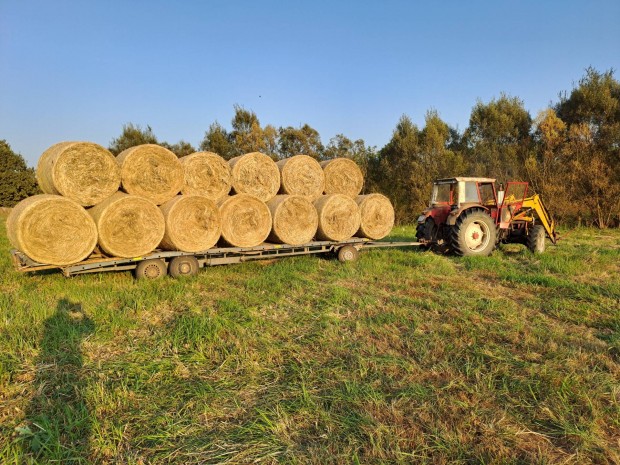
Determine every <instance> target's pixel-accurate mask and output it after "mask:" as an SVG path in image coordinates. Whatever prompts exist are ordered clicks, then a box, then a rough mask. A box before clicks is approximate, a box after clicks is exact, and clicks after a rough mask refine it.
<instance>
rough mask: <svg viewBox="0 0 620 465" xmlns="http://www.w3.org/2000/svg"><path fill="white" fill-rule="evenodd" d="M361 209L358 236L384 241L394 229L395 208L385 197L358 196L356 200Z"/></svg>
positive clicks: (376, 195)
mask: <svg viewBox="0 0 620 465" xmlns="http://www.w3.org/2000/svg"><path fill="white" fill-rule="evenodd" d="M355 201H356V202H357V205H358V207H359V208H360V218H361V221H360V228H359V230H358V231H357V234H356V236H359V237H367V238H368V239H383V238H384V237H385V236H387V235H388V234H390V231H391V230H392V228H393V227H394V207H392V202H390V199H388V198H387V197H386V196H385V195H381V194H369V195H358V196H357V198H356V199H355Z"/></svg>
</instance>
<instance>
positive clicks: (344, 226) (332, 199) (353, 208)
mask: <svg viewBox="0 0 620 465" xmlns="http://www.w3.org/2000/svg"><path fill="white" fill-rule="evenodd" d="M314 206H315V207H316V210H317V213H318V214H319V227H318V230H317V232H316V237H317V239H320V240H325V241H345V240H347V239H350V238H351V237H353V235H354V234H355V233H356V232H357V230H358V229H359V227H360V212H359V208H358V206H357V203H355V200H353V199H352V198H350V197H348V196H346V195H344V194H330V195H323V196H321V197H319V198H318V199H317V200H316V201H315V202H314Z"/></svg>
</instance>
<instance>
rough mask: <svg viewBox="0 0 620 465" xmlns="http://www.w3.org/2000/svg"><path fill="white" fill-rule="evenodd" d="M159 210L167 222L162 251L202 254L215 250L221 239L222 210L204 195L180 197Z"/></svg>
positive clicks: (169, 201)
mask: <svg viewBox="0 0 620 465" xmlns="http://www.w3.org/2000/svg"><path fill="white" fill-rule="evenodd" d="M159 209H160V210H161V212H162V213H163V214H164V220H165V222H166V232H165V233H164V238H163V239H162V241H161V243H160V245H159V247H160V248H161V249H164V250H181V251H183V252H199V251H201V250H207V249H209V248H211V247H213V246H214V245H215V244H216V243H217V240H218V239H219V238H220V232H221V227H222V224H221V221H220V211H219V210H218V208H217V205H215V203H214V202H213V201H212V200H210V199H208V198H206V197H204V196H202V195H177V196H176V197H175V198H173V199H172V200H168V201H167V202H166V203H165V204H163V205H162V206H160V207H159Z"/></svg>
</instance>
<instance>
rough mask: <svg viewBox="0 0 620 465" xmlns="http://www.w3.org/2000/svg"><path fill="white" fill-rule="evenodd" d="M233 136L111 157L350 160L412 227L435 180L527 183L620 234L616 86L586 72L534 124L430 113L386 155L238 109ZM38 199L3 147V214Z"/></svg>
mask: <svg viewBox="0 0 620 465" xmlns="http://www.w3.org/2000/svg"><path fill="white" fill-rule="evenodd" d="M234 110H235V112H234V116H233V118H232V121H231V124H230V127H229V128H226V127H225V126H223V125H221V124H220V123H218V122H214V123H213V124H211V126H209V128H208V129H207V131H206V132H205V134H204V137H203V139H202V141H200V143H199V144H198V146H197V147H195V146H193V145H192V144H191V143H189V142H186V141H184V140H181V141H179V142H177V143H173V144H171V143H168V142H166V141H160V140H158V138H157V137H156V135H155V134H154V132H153V130H152V129H151V128H150V127H149V126H147V127H146V128H142V127H140V126H138V125H135V124H132V123H128V124H126V125H124V126H123V128H122V132H121V134H120V135H119V136H118V137H116V138H114V139H113V140H112V141H111V142H110V144H109V149H110V151H111V152H112V153H114V154H118V153H120V152H122V151H123V150H125V149H126V148H129V147H132V146H135V145H139V144H144V143H158V144H160V145H163V146H165V147H167V148H169V149H170V150H172V151H173V152H174V153H175V154H176V155H177V156H179V157H182V156H185V155H188V154H190V153H193V152H195V151H197V150H206V151H211V152H215V153H218V154H220V155H221V156H222V157H224V158H225V159H230V158H233V157H235V156H237V155H241V154H244V153H248V152H255V151H259V152H263V153H266V154H267V155H269V156H270V157H272V158H273V159H274V160H278V159H282V158H287V157H290V156H293V155H296V154H300V153H302V154H305V155H309V156H311V157H314V158H316V159H318V160H324V159H330V158H334V157H348V158H352V159H354V160H355V161H356V162H357V163H358V164H359V165H360V166H361V167H362V170H363V172H364V174H365V177H366V185H365V187H364V190H365V192H382V193H384V194H386V195H387V196H388V197H390V199H391V200H392V202H393V204H394V207H395V210H396V216H397V220H398V221H399V222H402V223H412V222H414V221H415V219H416V217H417V216H418V215H419V213H420V212H421V211H422V210H423V209H424V208H425V207H426V205H427V204H428V200H429V197H430V191H431V183H432V181H433V180H434V179H437V178H442V177H452V176H463V175H469V176H486V177H493V178H496V179H497V180H498V182H504V183H505V182H507V181H511V180H525V181H529V182H530V184H531V190H532V191H535V192H537V193H539V194H541V195H542V196H543V199H544V200H545V201H546V203H547V205H548V208H549V210H550V211H551V213H552V214H553V215H554V216H555V217H556V218H557V219H558V220H559V222H560V223H562V224H564V225H568V226H571V225H595V226H598V227H600V228H605V227H610V226H616V227H617V226H620V82H618V80H616V79H615V77H614V72H613V70H609V71H605V72H600V71H597V70H596V69H594V68H588V69H586V71H585V74H584V76H583V77H582V78H581V79H580V80H579V81H578V82H577V83H576V84H575V85H574V86H573V89H572V90H571V91H570V92H566V91H565V92H562V93H560V94H559V95H558V101H557V102H555V103H552V104H551V105H550V106H549V107H548V108H546V109H545V110H543V111H541V112H540V113H539V114H538V115H536V116H535V117H534V118H533V117H532V116H531V115H530V113H529V112H528V111H527V110H526V109H525V107H524V104H523V101H522V100H520V99H519V98H518V97H513V96H509V95H506V94H501V95H500V96H499V97H498V98H494V99H492V100H491V101H489V102H486V103H485V102H482V101H478V102H476V104H475V105H474V107H473V108H472V112H471V115H470V119H469V125H468V126H467V128H465V130H463V131H458V130H457V129H455V128H453V127H451V126H450V125H449V124H448V123H446V122H445V121H443V120H442V119H441V117H440V116H439V113H438V112H437V111H435V110H429V111H428V112H427V113H426V117H425V122H424V127H421V128H420V127H418V126H417V125H415V124H414V123H413V122H412V120H411V118H409V117H408V116H407V115H403V116H402V117H401V118H400V120H399V121H398V123H397V125H396V128H395V129H394V131H393V133H392V137H391V139H390V140H389V141H388V142H387V144H386V145H385V146H384V147H382V148H381V149H377V148H376V147H370V146H368V145H366V143H365V142H364V140H363V139H357V140H352V139H349V138H348V137H346V136H345V135H344V134H338V135H336V136H335V137H333V138H331V139H330V140H329V141H328V142H327V143H326V144H323V142H322V140H321V137H320V134H319V132H318V131H317V130H316V129H314V128H312V127H311V126H310V125H308V124H303V125H300V126H298V127H293V126H287V127H275V126H273V125H270V124H267V125H262V124H261V122H260V120H259V118H258V116H257V115H256V114H255V113H254V112H253V111H251V110H247V109H245V108H243V107H241V106H235V109H234ZM36 190H37V187H36V182H35V181H34V172H33V170H32V169H31V168H28V167H27V166H26V164H25V163H24V160H23V158H22V157H21V156H20V155H19V154H15V153H14V152H13V151H12V150H11V148H10V146H9V145H8V143H7V142H6V141H0V204H1V205H3V206H12V205H14V204H15V203H17V202H18V201H19V200H20V199H21V198H24V197H25V196H27V195H32V194H33V193H35V192H36Z"/></svg>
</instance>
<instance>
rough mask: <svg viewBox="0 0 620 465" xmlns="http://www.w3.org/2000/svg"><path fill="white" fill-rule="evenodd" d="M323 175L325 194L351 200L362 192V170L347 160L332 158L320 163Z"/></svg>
mask: <svg viewBox="0 0 620 465" xmlns="http://www.w3.org/2000/svg"><path fill="white" fill-rule="evenodd" d="M321 166H322V167H323V172H324V173H325V193H326V194H344V195H348V196H349V197H351V198H352V199H355V197H357V196H358V194H359V193H360V192H362V187H364V175H363V174H362V170H360V167H359V166H357V163H355V162H354V161H353V160H351V159H349V158H334V159H333V160H326V161H323V162H321Z"/></svg>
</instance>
